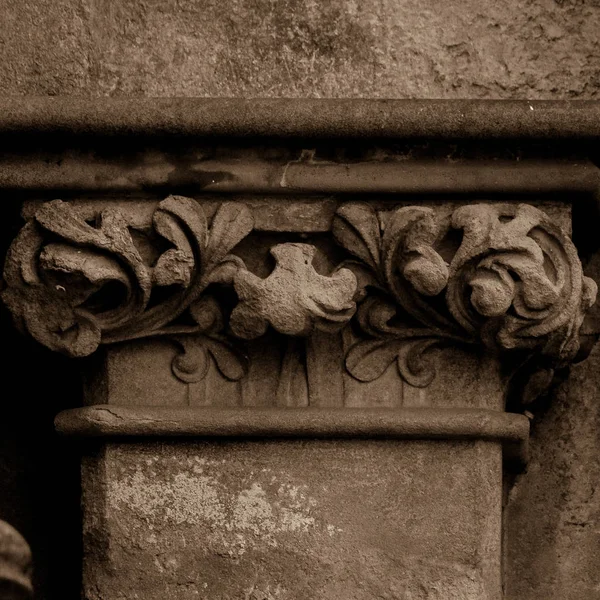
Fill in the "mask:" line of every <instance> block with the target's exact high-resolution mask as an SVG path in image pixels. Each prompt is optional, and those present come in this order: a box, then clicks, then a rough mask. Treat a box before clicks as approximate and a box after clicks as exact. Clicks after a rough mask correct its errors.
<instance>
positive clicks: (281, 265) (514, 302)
mask: <svg viewBox="0 0 600 600" xmlns="http://www.w3.org/2000/svg"><path fill="white" fill-rule="evenodd" d="M253 225H254V224H253V217H252V213H251V212H250V209H249V208H248V207H247V206H245V205H244V204H243V203H240V202H225V203H223V204H221V205H219V207H218V208H217V210H216V212H215V213H214V216H213V217H212V219H209V218H208V216H207V214H205V212H204V209H203V207H202V205H201V204H200V203H199V202H197V201H194V200H192V199H189V198H185V197H182V196H169V197H168V198H166V199H165V200H163V201H162V202H160V203H158V205H157V207H156V209H155V210H154V212H153V214H152V218H151V222H150V223H149V225H148V231H146V230H144V231H142V230H135V231H134V227H133V225H131V224H130V223H129V222H128V220H127V218H126V217H125V216H124V214H123V213H121V211H119V210H118V209H113V208H108V209H104V210H102V211H100V212H99V213H98V214H96V215H95V217H94V218H88V216H87V213H86V218H84V217H83V216H82V213H80V212H78V210H77V209H76V208H75V207H74V206H73V205H72V204H70V203H66V202H62V201H60V200H55V201H52V202H48V203H45V204H43V205H42V206H41V207H40V208H39V210H38V211H37V212H36V213H35V215H34V217H33V219H32V220H31V221H30V222H28V223H27V224H26V225H25V226H24V228H23V229H22V230H21V232H20V233H19V235H18V236H17V238H16V239H15V240H14V242H13V244H12V246H11V249H10V250H9V253H8V256H7V261H6V266H5V272H4V276H5V281H6V289H5V290H4V291H3V293H2V297H3V299H4V301H5V302H6V304H7V305H8V307H9V308H10V310H11V312H12V313H13V317H14V319H15V322H16V323H17V325H18V326H19V327H20V328H21V329H23V330H26V331H28V332H29V333H30V334H31V335H32V336H33V337H34V338H36V339H37V340H38V341H40V342H41V343H43V344H45V345H46V346H48V347H49V348H51V349H53V350H57V351H59V352H63V353H65V354H68V355H70V356H85V355H88V354H91V353H92V352H93V351H94V350H95V349H96V348H97V346H98V345H99V344H110V343H115V342H122V341H127V340H133V339H137V338H144V337H149V336H167V337H168V338H169V339H171V340H172V341H173V342H174V343H175V344H176V345H177V346H178V347H179V348H180V350H181V353H180V354H178V356H177V357H176V358H175V359H174V361H173V364H172V370H173V372H174V373H175V374H176V376H177V377H179V378H180V379H182V380H183V381H187V382H193V381H199V380H200V379H202V378H203V377H204V376H205V375H206V373H207V372H208V369H209V366H210V364H211V362H212V363H214V364H215V366H216V368H217V370H218V371H219V372H220V373H221V375H222V376H223V377H225V378H226V379H229V380H231V381H236V380H238V379H241V378H242V377H243V376H244V375H245V373H246V372H247V371H248V361H247V358H246V356H245V353H244V350H243V342H240V340H252V339H255V338H257V337H259V336H261V335H262V334H263V333H265V332H266V330H267V329H268V328H269V327H272V328H273V329H275V330H276V331H278V332H280V333H282V334H284V335H288V336H308V335H310V334H311V333H312V332H313V331H315V330H321V331H329V332H337V331H339V330H340V329H341V328H343V327H344V326H345V325H347V324H348V323H349V322H350V320H353V322H354V323H355V325H356V327H354V329H355V330H357V331H358V332H359V339H358V340H357V341H356V342H355V343H354V344H353V345H352V346H351V347H350V348H349V349H348V350H347V353H346V358H345V365H346V369H347V370H348V372H349V373H350V374H351V375H352V376H353V377H354V378H356V379H357V380H359V381H363V382H367V381H373V380H374V379H377V378H378V377H379V376H381V375H382V374H383V372H384V371H385V370H386V369H387V368H388V367H389V366H390V364H392V363H394V362H395V363H396V365H397V368H398V372H399V374H400V375H401V377H402V378H403V379H404V380H405V381H407V382H408V383H409V384H411V385H413V386H417V387H425V386H427V385H429V383H431V381H432V379H433V377H434V376H435V363H434V361H432V360H430V355H429V353H430V352H431V351H432V350H434V349H436V348H443V347H444V346H448V345H451V344H453V345H455V344H459V345H463V346H479V347H484V348H486V349H487V350H488V351H491V352H496V353H509V352H510V353H513V355H515V356H521V357H522V360H521V362H522V363H523V364H524V365H525V364H526V365H527V369H528V370H529V371H530V372H531V378H530V380H531V381H532V382H533V383H532V384H531V385H530V386H529V388H528V389H531V390H534V388H535V389H538V388H539V387H540V386H542V383H544V382H547V381H549V380H550V378H551V374H552V372H553V370H554V369H556V368H560V367H562V366H564V365H566V364H568V363H569V362H570V361H572V360H573V358H574V357H575V355H576V353H577V350H578V346H579V341H578V333H579V329H580V327H581V324H582V320H583V316H584V313H585V311H586V310H587V309H588V308H589V307H590V306H591V304H592V303H593V301H594V299H595V295H596V292H597V290H596V285H595V283H594V282H593V281H592V280H590V279H588V278H586V277H584V276H583V273H582V269H581V264H580V262H579V259H578V257H577V252H576V249H575V247H574V245H573V243H572V242H571V240H570V239H569V237H568V236H567V235H565V234H564V233H563V232H562V231H561V230H560V228H558V227H557V226H556V225H555V224H554V223H553V222H552V221H551V219H550V218H549V217H548V216H547V215H545V214H544V213H543V212H542V211H540V210H539V209H537V208H535V207H533V206H530V205H526V204H516V203H515V204H508V203H507V204H500V203H487V204H472V205H464V206H462V207H460V208H458V209H456V210H454V211H453V212H452V214H450V215H449V214H447V213H446V212H445V211H442V210H434V209H433V208H429V207H424V206H405V207H401V208H397V209H395V210H393V211H384V212H382V213H381V214H378V213H377V212H376V211H375V209H374V208H373V207H372V206H371V205H370V204H366V203H347V204H342V205H341V206H340V207H339V208H338V210H337V212H336V214H335V216H334V220H333V223H332V233H333V237H334V239H335V240H336V241H337V243H338V244H339V245H340V246H342V247H343V248H345V249H346V251H347V252H348V253H349V254H350V257H349V258H348V259H347V260H344V261H343V262H342V263H340V264H339V265H338V266H337V267H336V268H335V269H334V270H333V272H332V273H330V274H329V275H325V274H321V273H318V272H317V271H316V270H315V267H314V266H313V258H314V257H315V253H316V252H317V249H316V247H315V246H313V245H311V244H306V243H281V244H278V245H275V246H273V247H272V248H271V253H272V255H273V256H274V258H275V260H276V265H275V268H274V270H273V271H272V272H271V273H270V275H269V276H268V277H266V278H264V279H263V278H261V277H259V276H257V275H255V274H254V273H252V272H250V271H249V270H247V269H246V267H245V264H244V261H243V260H242V258H240V256H237V255H236V254H233V253H232V251H233V250H234V249H235V248H236V247H237V245H238V244H239V243H240V242H241V241H242V240H243V239H244V238H245V237H246V236H248V235H249V234H250V232H251V231H252V230H253ZM140 236H142V237H143V236H146V237H147V239H148V240H149V243H150V245H151V246H152V247H153V252H154V253H153V254H151V256H150V255H148V253H147V252H143V251H142V247H141V246H140V242H139V237H140ZM224 288H230V289H231V288H232V289H233V290H235V292H236V294H237V304H235V303H234V304H233V305H232V304H231V302H230V301H229V300H228V301H227V302H222V301H221V300H219V299H217V297H215V296H214V291H215V290H221V292H223V293H225V292H224V291H223V290H224ZM217 296H218V294H217ZM230 300H233V297H231V298H230ZM519 353H520V354H519ZM532 357H536V358H535V359H533V358H532ZM540 382H541V383H540ZM542 387H543V386H542ZM531 393H532V394H534V393H537V392H533V391H532V392H531Z"/></svg>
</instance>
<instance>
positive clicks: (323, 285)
mask: <svg viewBox="0 0 600 600" xmlns="http://www.w3.org/2000/svg"><path fill="white" fill-rule="evenodd" d="M316 251H317V250H316V248H315V247H314V246H311V245H309V244H279V245H277V246H274V247H273V248H272V249H271V254H272V255H273V257H274V258H275V261H276V266H275V269H274V270H273V272H272V273H271V274H270V275H269V276H268V277H267V278H266V279H261V278H260V277H257V276H256V275H254V274H253V273H250V272H249V271H246V270H242V271H239V272H238V273H237V274H236V276H235V279H234V286H235V290H236V292H237V294H238V297H239V300H240V302H239V304H238V305H237V306H236V308H235V310H234V311H233V313H232V315H231V323H230V325H231V330H232V332H233V333H234V334H235V335H236V336H238V337H240V338H243V339H253V338H257V337H259V336H261V335H262V334H263V333H265V331H266V330H267V328H268V326H269V325H271V326H272V327H273V328H274V329H276V330H277V331H279V332H280V333H283V334H286V335H294V336H305V335H308V334H309V333H310V332H311V331H313V330H314V329H321V330H326V331H336V330H338V329H340V328H341V327H343V326H344V325H345V324H346V323H347V322H348V321H349V320H350V319H351V318H352V316H353V315H354V312H355V310H356V304H355V303H354V301H353V298H354V294H355V293H356V287H357V281H356V277H355V275H354V273H352V271H350V270H349V269H340V270H338V271H336V272H335V273H333V275H331V276H325V275H320V274H319V273H317V272H316V271H315V269H314V267H313V266H312V262H313V258H314V256H315V252H316Z"/></svg>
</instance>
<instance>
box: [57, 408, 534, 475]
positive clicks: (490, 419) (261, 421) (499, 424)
mask: <svg viewBox="0 0 600 600" xmlns="http://www.w3.org/2000/svg"><path fill="white" fill-rule="evenodd" d="M55 426H56V430H57V432H58V433H60V434H62V435H65V436H72V437H77V438H146V437H150V438H153V437H176V438H179V437H197V438H212V439H214V438H250V439H264V438H321V439H323V438H333V439H357V438H358V439H365V438H370V439H373V438H379V439H381V438H384V439H385V438H387V439H412V440H483V441H498V442H502V443H503V446H504V450H505V457H506V458H508V459H509V460H511V461H515V462H516V463H519V464H526V463H527V457H528V439H529V419H528V418H527V417H525V416H524V415H518V414H511V413H503V412H500V411H494V410H489V409H481V408H401V409H397V408H395V409H387V408H375V409H365V408H337V409H336V408H331V409H325V408H310V407H309V408H289V409H281V408H256V407H248V408H245V407H240V408H190V407H176V408H175V407H127V406H115V405H94V406H86V407H83V408H74V409H69V410H65V411H63V412H61V413H59V414H58V415H57V417H56V419H55Z"/></svg>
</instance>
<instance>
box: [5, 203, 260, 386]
mask: <svg viewBox="0 0 600 600" xmlns="http://www.w3.org/2000/svg"><path fill="white" fill-rule="evenodd" d="M152 226H153V230H154V233H155V234H156V235H158V236H160V237H161V238H163V239H164V240H165V241H166V242H167V243H168V244H170V246H171V247H170V248H167V249H166V250H165V251H164V252H163V253H162V254H161V255H160V256H159V257H158V259H157V260H156V262H155V263H154V264H150V263H148V262H147V261H144V259H143V258H142V256H141V254H140V252H139V250H138V248H137V246H136V244H135V242H134V239H133V237H132V234H131V230H130V225H129V223H128V222H127V220H126V219H125V217H124V216H123V214H121V213H120V212H119V211H118V210H114V209H106V210H104V211H102V212H101V213H100V214H99V215H97V218H96V220H95V222H94V223H90V222H87V221H86V220H85V219H83V218H82V216H81V215H80V214H79V213H78V212H77V210H76V209H75V208H74V207H73V206H72V205H71V204H69V203H66V202H62V201H61V200H54V201H51V202H48V203H46V204H44V205H42V206H41V207H40V209H39V210H38V211H37V212H36V214H35V217H34V219H33V220H32V221H31V222H29V223H27V224H26V225H25V227H24V228H23V229H22V230H21V232H20V233H19V235H18V236H17V238H16V239H15V241H14V242H13V244H12V246H11V248H10V250H9V253H8V255H7V260H6V266H5V271H4V278H5V281H6V289H5V290H4V291H3V293H2V297H3V300H4V302H5V303H6V304H7V305H8V307H9V309H10V310H11V312H12V314H13V317H14V319H15V322H16V324H17V326H19V327H20V328H21V329H24V330H26V331H28V332H29V333H30V334H31V335H32V336H33V337H34V338H35V339H37V340H38V341H39V342H41V343H42V344H44V345H46V346H47V347H49V348H50V349H52V350H56V351H59V352H62V353H64V354H67V355H69V356H74V357H80V356H87V355H89V354H91V353H92V352H94V351H95V350H96V348H97V347H98V345H99V344H100V343H114V342H119V341H126V340H131V339H137V338H143V337H148V336H161V335H162V336H170V337H171V338H172V339H174V340H175V341H177V340H176V339H175V338H174V337H173V336H179V335H189V334H198V340H199V342H198V344H196V346H198V345H200V346H201V347H203V348H204V349H205V350H204V351H208V352H210V354H211V356H213V358H215V361H216V362H217V366H218V368H219V369H220V370H221V372H224V374H226V375H229V376H230V377H231V378H239V377H242V376H243V372H244V371H245V369H246V365H245V359H244V357H243V354H242V353H241V351H234V350H232V344H231V342H229V341H226V340H225V338H224V337H223V336H222V335H220V333H219V332H220V330H222V329H223V327H224V319H223V315H222V314H221V310H222V309H221V308H220V307H219V305H218V304H217V303H216V302H214V301H211V300H210V299H207V298H206V296H205V295H204V294H205V292H206V290H207V288H208V286H209V285H211V284H212V283H224V282H228V283H231V281H232V279H233V276H234V272H235V270H237V269H240V268H243V261H242V260H241V259H240V258H239V257H236V256H233V255H230V254H229V252H230V251H231V250H232V249H233V247H234V246H235V245H236V244H237V243H238V242H239V241H240V240H242V239H243V238H244V237H245V236H247V235H248V233H250V231H251V230H252V228H253V222H252V215H251V213H250V211H249V210H248V208H247V207H246V206H244V205H240V204H237V203H224V204H223V205H221V206H220V207H219V209H218V210H217V212H216V214H215V216H214V217H213V220H212V225H211V227H210V229H209V228H208V224H207V219H206V215H205V214H204V211H203V209H202V208H201V207H200V205H199V204H198V203H197V202H195V201H194V200H191V199H189V198H184V197H181V196H170V197H168V198H167V199H165V200H163V201H162V202H160V203H159V204H158V207H157V209H156V210H155V212H154V215H153V219H152ZM159 288H164V289H165V290H167V292H168V293H167V294H166V295H165V294H163V295H161V296H160V297H159V299H158V300H156V301H155V300H154V297H153V291H155V290H158V289H159ZM209 308H210V309H209ZM186 311H189V320H191V322H192V323H193V324H191V325H189V324H181V323H178V322H177V319H178V317H180V316H181V315H182V314H183V313H184V312H186ZM200 342H201V343H200ZM219 345H222V346H223V350H222V351H219V349H218V346H219ZM183 349H184V351H186V350H187V348H186V347H184V348H183ZM225 356H227V357H228V359H227V360H228V361H229V363H231V362H232V361H233V360H234V359H235V358H236V357H237V358H239V365H235V366H232V365H226V362H227V360H226V359H225V358H223V357H225ZM217 357H218V358H217ZM175 360H176V361H177V362H178V364H179V362H182V359H181V357H180V356H178V357H176V359H175ZM183 362H184V363H185V361H183ZM192 362H193V361H192ZM190 365H191V362H190V361H188V363H187V368H188V370H189V368H190ZM174 370H175V371H177V370H180V371H181V372H182V373H183V372H184V370H185V369H183V370H182V369H178V368H177V367H176V366H174ZM199 372H200V373H202V372H203V369H202V368H197V369H195V371H194V373H195V374H194V376H195V377H197V376H198V373H199ZM188 375H189V374H188Z"/></svg>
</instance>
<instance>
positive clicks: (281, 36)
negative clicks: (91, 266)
mask: <svg viewBox="0 0 600 600" xmlns="http://www.w3.org/2000/svg"><path fill="white" fill-rule="evenodd" d="M599 32H600V2H599V1H598V0H535V1H532V0H518V1H517V0H484V1H482V0H464V1H461V2H446V1H441V0H438V1H436V2H432V1H430V2H422V1H417V0H377V1H376V0H361V1H360V2H359V1H356V0H327V1H322V2H317V1H314V0H263V1H260V0H228V1H225V2H224V1H216V0H210V1H205V2H194V1H193V0H151V1H144V0H136V1H133V2H114V1H112V0H52V1H50V0H0V56H1V59H2V60H0V90H1V93H3V94H10V95H61V94H62V95H83V96H90V97H94V96H110V95H139V96H246V97H251V96H304V97H319V96H322V97H327V96H329V97H331V96H337V97H372V98H377V97H396V98H405V97H406V98H414V97H420V98H464V97H471V98H532V99H534V98H535V99H560V98H587V99H590V98H600V34H599ZM4 218H5V216H4V213H3V219H4ZM10 237H12V235H10ZM9 239H10V238H9ZM2 246H5V241H4V240H3V241H2ZM3 316H4V317H5V315H3ZM6 322H7V319H6V318H3V321H2V324H3V331H2V336H3V339H4V340H6V339H7V336H8V339H9V340H10V341H11V343H13V340H14V339H15V337H14V334H12V333H10V334H8V333H6V332H7V330H8V325H7V324H6ZM14 343H16V342H14ZM32 353H33V354H32ZM599 360H600V359H599V358H598V352H597V351H596V353H595V355H594V356H593V357H592V358H591V359H589V360H588V361H587V362H586V363H583V364H580V365H579V366H576V367H575V368H574V369H573V371H572V375H571V377H570V379H569V380H568V381H567V382H565V383H564V384H563V386H562V387H561V388H560V390H559V392H558V393H557V394H556V397H555V398H554V402H553V404H552V405H551V407H550V409H549V410H548V411H547V412H546V413H545V414H544V415H543V416H541V417H539V420H538V421H537V422H536V423H535V424H534V426H533V437H532V461H531V464H530V466H529V470H528V472H527V473H526V474H524V475H522V476H520V477H519V478H518V479H517V482H516V484H515V487H514V488H513V489H512V491H511V493H510V495H509V508H508V511H507V515H508V521H509V526H508V534H509V535H508V540H507V547H508V553H507V562H506V572H507V593H508V598H509V599H510V600H517V599H518V600H542V599H543V600H571V599H572V600H575V599H577V600H581V599H583V600H587V599H590V600H593V599H594V598H600V587H599V583H598V576H597V573H598V571H599V570H600V565H598V556H599V555H600V538H599V534H598V530H599V528H600V497H599V496H598V492H597V490H598V489H600V487H599V486H598V456H599V455H600V438H599V434H598V431H599V427H598V425H599V424H600V391H599V388H598V386H597V385H596V381H597V375H596V373H597V370H598V361H599ZM53 361H54V362H53ZM32 362H33V363H36V364H32ZM40 364H44V365H45V366H44V367H43V370H44V372H47V373H48V376H49V377H51V375H52V374H54V376H53V377H51V379H45V383H44V384H42V383H41V382H42V381H44V378H43V377H42V378H38V379H32V378H31V375H32V373H39V372H40ZM4 365H5V368H6V374H4V375H3V377H4V380H5V384H4V385H5V389H13V388H14V389H20V392H19V408H18V409H14V410H12V412H11V413H10V414H8V415H7V416H6V417H5V418H4V421H3V432H2V433H3V435H2V439H1V442H2V446H1V450H2V457H1V458H0V474H2V480H3V486H2V489H1V491H0V507H2V509H3V510H4V512H3V514H0V517H4V518H7V519H8V520H9V521H11V522H12V523H13V524H15V525H17V526H18V527H19V528H20V529H21V530H22V531H23V532H24V533H25V535H26V536H28V537H29V539H30V541H31V542H32V545H33V550H34V554H35V555H36V558H37V579H38V581H37V585H38V589H39V590H40V591H39V597H40V598H48V599H49V600H50V599H52V598H58V597H67V596H66V594H67V592H65V590H67V589H68V590H70V591H72V590H73V589H76V587H77V582H76V581H75V580H76V578H77V576H78V575H77V573H72V575H73V578H74V579H73V582H71V583H68V579H69V578H68V577H66V572H65V570H66V569H72V568H74V566H75V565H76V564H77V561H76V560H74V559H73V560H71V561H70V562H69V560H66V562H65V560H64V558H65V557H62V558H61V560H58V559H57V558H52V557H56V553H55V552H53V551H52V548H53V544H56V545H58V546H60V545H61V541H63V540H64V538H63V540H61V539H58V538H57V535H59V532H60V531H61V529H62V528H63V527H65V526H66V527H67V531H71V532H72V531H74V529H73V527H72V525H73V523H74V520H76V516H73V513H74V512H76V506H77V501H76V500H74V497H73V493H72V492H73V489H72V487H69V489H68V492H69V493H67V491H65V488H64V487H63V484H64V485H67V483H66V480H67V479H68V478H67V477H66V476H65V471H64V469H63V466H64V465H62V464H59V465H58V466H57V467H56V472H57V473H59V477H60V479H59V480H58V485H57V484H56V479H54V478H53V477H50V475H52V470H51V464H52V461H51V459H54V460H71V459H67V458H66V456H67V455H66V454H65V453H64V451H63V450H62V449H59V450H56V449H55V448H54V447H53V446H52V445H53V444H55V441H54V438H53V436H52V433H51V420H52V419H51V415H52V414H54V413H55V412H57V410H58V409H60V408H65V407H68V406H70V405H73V404H74V403H75V401H74V398H75V394H76V393H77V392H76V389H74V388H76V386H74V385H70V387H69V389H70V391H69V392H66V393H64V395H63V396H61V397H57V398H56V399H47V398H45V397H43V396H44V394H47V393H49V392H48V390H50V389H53V390H59V393H60V391H64V390H60V381H61V377H60V376H59V375H62V374H65V373H66V372H67V371H66V370H67V368H68V367H66V366H65V363H64V362H62V361H61V360H60V359H59V358H57V357H50V355H49V353H47V352H45V351H44V350H40V349H37V350H32V344H31V343H30V342H23V343H21V342H19V343H18V344H17V346H16V347H14V352H12V356H11V357H10V359H9V360H8V362H7V363H4ZM57 366H58V368H57ZM74 371H75V369H74ZM71 375H73V376H74V375H75V373H71ZM46 400H49V401H48V402H46ZM10 403H11V401H9V402H8V404H10ZM40 406H42V407H43V410H38V409H37V407H40ZM25 418H27V419H28V427H23V425H20V426H19V425H17V424H18V423H19V422H21V419H25ZM36 445H37V447H38V448H39V451H34V450H33V448H35V447H36ZM73 467H74V465H73V464H72V463H69V468H70V469H71V473H70V474H71V475H72V474H73V472H74V471H73ZM53 482H54V483H53ZM67 508H68V509H69V510H67ZM69 524H70V525H69ZM69 527H71V528H70V529H69ZM72 539H74V538H73V537H72ZM49 557H50V558H49ZM48 582H50V583H48ZM52 582H54V583H52ZM63 585H64V586H65V587H64V588H63V587H61V586H63ZM51 590H52V591H51ZM59 590H62V592H61V591H59Z"/></svg>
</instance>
